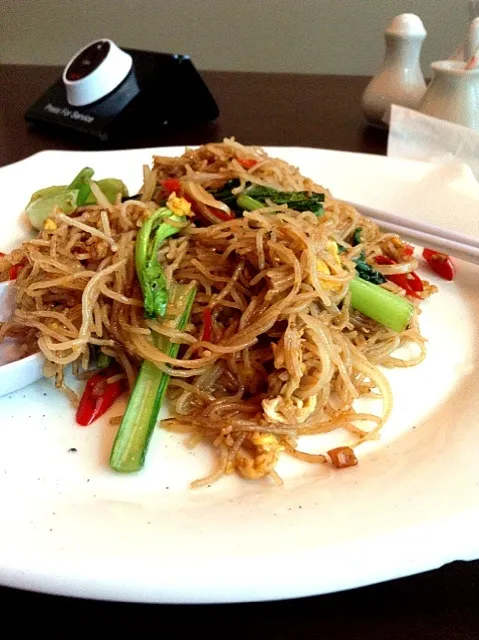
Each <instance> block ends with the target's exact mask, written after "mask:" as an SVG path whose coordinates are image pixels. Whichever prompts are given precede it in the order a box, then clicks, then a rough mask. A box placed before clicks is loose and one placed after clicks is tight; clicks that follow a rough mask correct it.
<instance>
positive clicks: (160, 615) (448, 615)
mask: <svg viewBox="0 0 479 640" xmlns="http://www.w3.org/2000/svg"><path fill="white" fill-rule="evenodd" d="M0 603H1V605H2V612H3V618H4V623H5V615H6V614H7V616H8V613H7V612H12V613H11V614H10V615H12V616H14V617H15V628H16V633H18V631H20V630H21V629H22V623H23V624H24V623H25V622H27V621H28V620H29V621H31V623H32V624H34V626H35V629H36V630H37V631H38V630H40V629H42V628H43V629H45V630H48V631H49V635H50V637H52V635H54V636H55V637H56V634H57V633H58V634H59V635H62V637H65V636H64V634H65V633H67V632H68V629H70V630H79V629H80V628H81V629H82V630H83V629H85V630H86V631H87V633H88V634H89V636H90V637H97V636H96V632H97V631H99V630H100V629H101V630H102V632H103V631H106V637H112V636H118V637H137V638H138V637H139V638H141V637H147V636H148V637H149V636H151V635H152V634H153V637H163V638H173V637H176V636H177V635H178V634H180V635H183V634H184V635H185V636H186V634H187V635H188V636H191V635H195V636H200V635H201V636H205V637H207V638H209V639H211V638H225V639H229V638H231V637H242V638H262V639H265V638H275V639H277V640H289V639H291V640H293V639H295V640H297V639H299V638H328V639H329V638H332V639H343V638H344V639H351V640H363V639H364V640H366V639H367V640H374V639H376V638H377V639H381V640H396V639H407V640H411V639H415V638H418V639H421V640H429V639H433V638H434V640H440V639H444V640H446V639H447V640H454V639H460V640H473V639H474V640H477V638H478V637H479V562H478V561H475V562H454V563H452V564H450V565H446V566H445V567H443V568H441V569H438V570H435V571H430V572H427V573H424V574H421V575H418V576H413V577H409V578H402V579H399V580H394V581H391V582H387V583H382V584H378V585H372V586H369V587H363V588H361V589H355V590H351V591H345V592H341V593H335V594H328V595H324V596H318V597H310V598H301V599H295V600H287V601H281V602H266V603H246V604H225V605H149V604H125V603H114V602H97V601H90V600H81V599H74V598H58V597H55V596H50V595H44V594H35V593H28V592H23V591H17V590H14V589H7V588H0ZM16 611H19V612H21V613H20V614H19V615H18V614H17V613H16ZM14 612H15V613H14ZM12 619H13V617H12ZM27 624H28V622H27ZM102 635H103V633H102Z"/></svg>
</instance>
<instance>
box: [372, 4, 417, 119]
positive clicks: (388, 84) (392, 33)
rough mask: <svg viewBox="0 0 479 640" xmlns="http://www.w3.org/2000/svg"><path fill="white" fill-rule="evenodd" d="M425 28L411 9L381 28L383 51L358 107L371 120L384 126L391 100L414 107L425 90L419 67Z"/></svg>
mask: <svg viewBox="0 0 479 640" xmlns="http://www.w3.org/2000/svg"><path fill="white" fill-rule="evenodd" d="M426 35H427V34H426V29H425V28H424V25H423V23H422V20H421V18H419V16H416V15H415V14H413V13H403V14H401V15H399V16H396V17H395V18H394V20H393V21H392V22H391V24H390V25H389V27H388V28H387V29H386V31H385V32H384V38H385V40H386V54H385V56H384V61H383V64H382V67H381V68H380V70H379V72H378V74H377V75H376V76H375V77H374V78H373V79H372V80H371V82H370V83H369V84H368V86H367V87H366V90H365V91H364V94H363V97H362V100H361V107H362V110H363V112H364V115H365V116H366V119H367V120H368V122H369V123H370V124H373V125H376V126H379V127H384V126H385V120H387V118H388V114H389V109H390V107H391V105H392V104H398V105H401V106H404V107H409V108H411V109H415V108H416V107H417V106H418V105H419V103H420V102H421V100H422V97H423V95H424V92H425V91H426V83H425V81H424V76H423V74H422V71H421V67H420V56H421V48H422V43H423V42H424V39H425V37H426Z"/></svg>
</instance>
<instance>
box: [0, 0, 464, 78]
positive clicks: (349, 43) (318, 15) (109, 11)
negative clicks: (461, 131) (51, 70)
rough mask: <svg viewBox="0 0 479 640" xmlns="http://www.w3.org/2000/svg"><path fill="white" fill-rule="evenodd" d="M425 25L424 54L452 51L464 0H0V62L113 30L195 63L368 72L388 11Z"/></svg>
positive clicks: (55, 54) (67, 47) (61, 56)
mask: <svg viewBox="0 0 479 640" xmlns="http://www.w3.org/2000/svg"><path fill="white" fill-rule="evenodd" d="M405 12H410V13H416V14H417V15H419V16H420V17H421V18H422V20H423V22H424V24H425V27H426V30H427V32H428V36H427V38H426V41H425V43H424V47H423V55H422V63H423V69H424V72H425V73H427V74H428V69H429V64H430V63H431V62H432V61H433V60H439V59H444V58H447V57H449V55H450V54H451V53H452V52H453V51H454V50H455V49H456V47H457V45H458V43H459V42H460V41H461V40H462V38H463V35H464V33H465V30H466V27H467V21H468V1H467V0H455V1H452V0H409V1H408V0H402V1H401V0H349V1H348V0H62V1H58V0H0V28H1V30H2V33H1V34H0V62H4V63H7V62H10V63H40V64H65V63H66V62H67V61H68V60H69V58H70V57H71V56H72V55H73V54H74V53H75V52H76V51H77V50H78V49H79V48H80V47H82V46H83V45H85V44H87V43H88V42H90V41H91V40H94V39H96V38H98V37H110V38H112V39H113V40H115V41H116V42H117V44H119V45H120V46H123V47H132V48H138V49H141V48H142V49H150V50H156V51H165V52H174V53H188V54H190V55H191V57H192V59H193V62H194V63H195V65H196V66H197V67H198V68H200V69H221V70H243V71H285V72H300V73H346V74H366V75H369V74H372V73H375V71H376V70H377V68H378V66H379V65H380V63H381V60H382V57H383V51H384V48H383V32H384V29H385V28H386V26H387V25H388V23H389V22H390V21H391V20H392V18H393V17H394V16H395V15H398V14H400V13H405Z"/></svg>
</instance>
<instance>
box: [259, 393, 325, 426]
mask: <svg viewBox="0 0 479 640" xmlns="http://www.w3.org/2000/svg"><path fill="white" fill-rule="evenodd" d="M261 406H262V407H263V411H264V414H265V416H266V420H268V422H280V423H281V424H290V423H291V419H290V418H289V417H288V416H289V415H291V414H293V416H294V419H295V421H296V424H301V423H302V422H304V421H305V420H307V419H308V418H309V416H310V415H311V414H312V413H313V411H314V410H315V409H316V396H310V397H309V398H307V400H305V401H303V400H301V398H296V397H295V396H293V397H292V398H290V399H289V400H288V401H287V402H285V400H284V398H282V397H281V396H277V397H276V398H271V399H267V400H263V402H262V403H261ZM284 409H287V412H286V414H285V413H284Z"/></svg>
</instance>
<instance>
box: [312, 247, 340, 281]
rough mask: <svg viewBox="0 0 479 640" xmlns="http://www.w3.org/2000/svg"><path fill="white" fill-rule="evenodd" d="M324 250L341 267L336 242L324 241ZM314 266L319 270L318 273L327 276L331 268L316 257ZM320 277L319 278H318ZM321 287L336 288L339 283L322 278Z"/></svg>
mask: <svg viewBox="0 0 479 640" xmlns="http://www.w3.org/2000/svg"><path fill="white" fill-rule="evenodd" d="M326 250H327V251H328V253H330V254H331V256H332V258H333V260H334V263H335V264H336V265H337V266H338V267H341V260H340V258H339V250H338V245H337V244H336V242H334V240H328V241H327V243H326ZM316 268H317V270H318V271H319V273H320V274H321V273H324V274H325V275H327V276H329V275H330V273H331V270H330V269H329V267H328V265H327V264H326V262H325V261H324V260H320V259H318V261H317V263H316ZM320 279H321V278H320ZM322 284H323V287H324V288H325V289H330V290H337V289H339V288H340V287H341V285H338V284H335V283H334V282H329V281H327V280H323V281H322Z"/></svg>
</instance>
